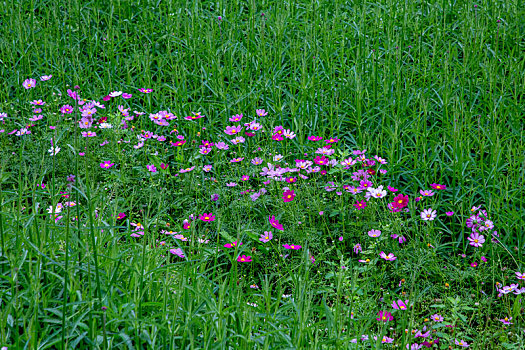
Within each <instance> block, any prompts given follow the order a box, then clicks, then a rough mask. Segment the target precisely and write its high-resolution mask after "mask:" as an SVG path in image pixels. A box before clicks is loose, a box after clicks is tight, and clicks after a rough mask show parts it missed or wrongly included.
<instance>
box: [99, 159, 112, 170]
mask: <svg viewBox="0 0 525 350" xmlns="http://www.w3.org/2000/svg"><path fill="white" fill-rule="evenodd" d="M113 165H115V163H111V161H109V160H106V161H105V162H103V163H100V167H101V168H103V169H109V168H111V167H112V166H113Z"/></svg>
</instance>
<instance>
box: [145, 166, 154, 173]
mask: <svg viewBox="0 0 525 350" xmlns="http://www.w3.org/2000/svg"><path fill="white" fill-rule="evenodd" d="M146 168H147V169H148V170H149V171H151V172H152V173H156V172H157V168H156V167H155V165H153V164H150V165H146Z"/></svg>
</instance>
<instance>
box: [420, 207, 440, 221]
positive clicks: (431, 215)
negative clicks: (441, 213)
mask: <svg viewBox="0 0 525 350" xmlns="http://www.w3.org/2000/svg"><path fill="white" fill-rule="evenodd" d="M420 215H421V219H423V220H425V221H432V220H434V219H435V218H436V216H437V214H436V211H435V210H432V208H429V209H425V210H423V211H422V212H421V214H420Z"/></svg>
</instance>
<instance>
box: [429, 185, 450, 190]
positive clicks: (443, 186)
mask: <svg viewBox="0 0 525 350" xmlns="http://www.w3.org/2000/svg"><path fill="white" fill-rule="evenodd" d="M430 187H432V188H433V189H435V190H445V189H446V188H447V186H445V185H440V184H430Z"/></svg>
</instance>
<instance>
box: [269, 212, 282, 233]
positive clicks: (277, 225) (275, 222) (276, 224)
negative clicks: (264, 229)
mask: <svg viewBox="0 0 525 350" xmlns="http://www.w3.org/2000/svg"><path fill="white" fill-rule="evenodd" d="M268 222H269V223H270V225H272V227H273V228H276V229H278V230H280V231H283V230H284V228H283V225H281V224H280V223H279V220H277V219H276V218H275V216H274V215H272V216H268Z"/></svg>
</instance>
